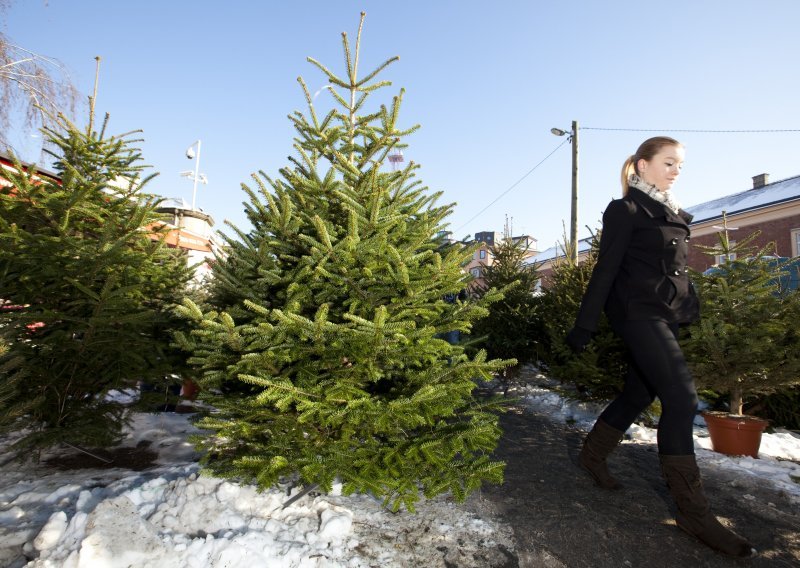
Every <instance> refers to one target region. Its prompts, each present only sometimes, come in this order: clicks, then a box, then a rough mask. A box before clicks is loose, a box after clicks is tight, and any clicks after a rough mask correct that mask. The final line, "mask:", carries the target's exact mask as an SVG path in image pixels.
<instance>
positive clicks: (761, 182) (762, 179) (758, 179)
mask: <svg viewBox="0 0 800 568" xmlns="http://www.w3.org/2000/svg"><path fill="white" fill-rule="evenodd" d="M768 183H769V174H758V175H757V176H753V189H758V188H759V187H764V186H765V185H767V184H768Z"/></svg>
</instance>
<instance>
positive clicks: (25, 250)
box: [0, 117, 191, 452]
mask: <svg viewBox="0 0 800 568" xmlns="http://www.w3.org/2000/svg"><path fill="white" fill-rule="evenodd" d="M107 119H108V117H106V120H107ZM105 129H106V124H105V123H104V124H103V126H102V128H101V129H100V131H99V132H98V131H95V130H94V129H93V127H92V124H91V122H90V124H89V126H88V127H87V128H86V130H85V131H84V130H79V129H78V128H77V127H75V126H74V125H72V124H68V123H65V124H64V125H63V129H59V130H47V131H46V135H47V138H48V141H49V142H50V143H51V145H52V147H53V148H55V150H54V151H53V152H52V155H53V158H54V159H55V166H54V169H55V171H56V173H57V179H54V178H51V177H49V176H46V175H37V173H36V172H35V170H34V169H25V168H24V167H23V166H22V164H20V163H17V164H16V171H13V170H6V171H5V172H4V177H6V178H7V180H8V181H9V182H10V185H7V186H5V187H0V297H2V298H3V299H2V300H0V303H2V304H4V305H3V306H2V309H0V345H5V352H2V350H0V430H5V431H9V430H19V431H20V432H22V433H23V435H22V436H21V437H18V438H17V442H16V444H15V446H14V449H15V450H18V451H20V452H22V451H24V450H27V449H31V448H44V447H48V446H52V445H55V444H58V443H60V442H66V443H69V444H73V445H76V444H77V445H83V446H93V447H97V446H108V445H111V444H113V443H115V442H116V441H117V440H118V439H119V438H120V436H121V432H122V427H123V425H124V423H125V420H126V413H127V411H128V409H129V408H128V407H127V406H125V405H123V404H121V403H120V402H119V401H118V400H117V399H116V398H115V397H109V396H107V395H108V394H109V392H110V391H113V390H121V389H125V388H129V387H134V386H136V384H137V382H138V381H156V380H161V381H163V380H164V379H163V377H164V376H165V375H167V374H168V373H172V372H174V371H175V367H174V363H175V361H176V359H175V355H176V353H175V352H174V350H173V349H172V348H170V338H171V334H172V330H171V327H172V326H173V325H174V324H175V323H180V322H179V320H177V316H176V314H175V313H174V307H175V305H176V304H177V303H179V302H180V301H181V300H182V299H183V293H184V289H185V285H186V283H187V281H188V280H189V278H190V276H191V272H190V270H189V268H188V267H187V265H186V259H185V257H184V256H183V255H180V254H178V253H177V252H176V251H175V250H174V249H169V248H167V247H166V245H165V244H164V243H163V241H161V240H158V239H155V240H154V239H153V238H151V236H152V235H153V234H154V233H153V231H154V230H155V229H154V228H153V226H152V224H153V223H154V222H155V221H156V220H157V218H158V217H157V213H156V211H155V208H156V206H157V204H158V200H157V199H155V198H154V197H153V196H151V195H147V194H145V193H144V192H143V191H144V185H145V183H146V181H147V178H145V179H143V178H142V175H141V173H142V168H143V166H142V165H141V163H140V162H141V156H140V153H139V151H138V150H137V149H136V148H134V147H133V146H132V143H131V141H129V137H128V136H126V135H123V136H109V135H106V133H105Z"/></svg>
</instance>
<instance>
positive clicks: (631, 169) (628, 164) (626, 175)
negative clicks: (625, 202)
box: [620, 156, 636, 197]
mask: <svg viewBox="0 0 800 568" xmlns="http://www.w3.org/2000/svg"><path fill="white" fill-rule="evenodd" d="M635 160H636V156H630V157H629V158H628V159H627V160H625V163H624V164H622V175H621V176H620V178H621V179H620V181H621V182H622V197H625V196H626V195H628V184H629V183H630V181H629V180H630V178H631V175H633V174H635V173H636V162H635Z"/></svg>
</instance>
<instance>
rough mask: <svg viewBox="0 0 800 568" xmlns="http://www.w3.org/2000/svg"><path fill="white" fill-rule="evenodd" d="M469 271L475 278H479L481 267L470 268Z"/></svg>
mask: <svg viewBox="0 0 800 568" xmlns="http://www.w3.org/2000/svg"><path fill="white" fill-rule="evenodd" d="M469 272H470V274H472V275H473V276H474V277H475V278H480V277H481V269H480V268H473V269H472V270H470V271H469Z"/></svg>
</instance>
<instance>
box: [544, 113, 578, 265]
mask: <svg viewBox="0 0 800 568" xmlns="http://www.w3.org/2000/svg"><path fill="white" fill-rule="evenodd" d="M550 132H551V133H553V134H554V135H555V136H569V141H570V142H572V207H571V209H570V223H569V233H570V235H569V238H570V241H571V251H570V252H571V254H572V260H573V262H574V263H575V264H576V265H577V264H578V121H577V120H573V121H572V131H571V132H568V131H566V130H561V129H560V128H551V129H550Z"/></svg>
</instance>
